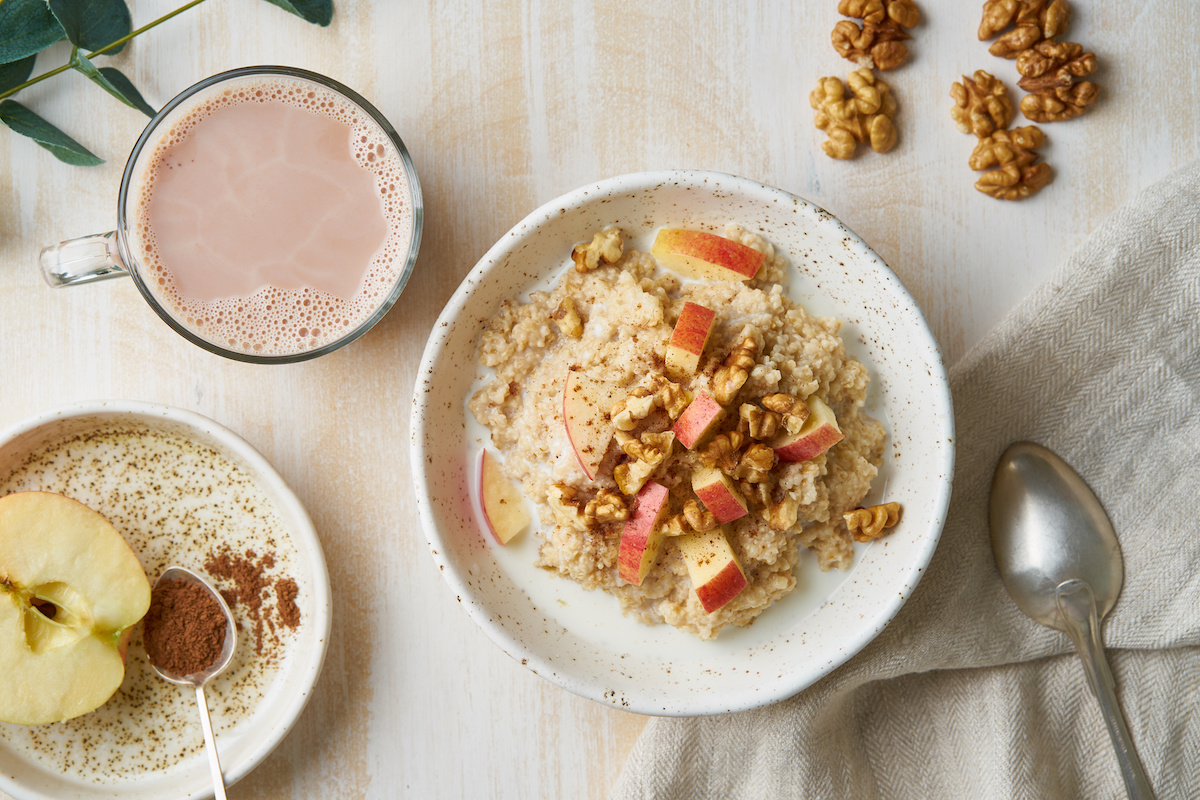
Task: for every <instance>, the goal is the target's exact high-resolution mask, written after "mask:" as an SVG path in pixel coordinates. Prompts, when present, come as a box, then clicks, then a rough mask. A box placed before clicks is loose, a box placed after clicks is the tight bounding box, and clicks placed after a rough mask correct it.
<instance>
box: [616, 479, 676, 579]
mask: <svg viewBox="0 0 1200 800" xmlns="http://www.w3.org/2000/svg"><path fill="white" fill-rule="evenodd" d="M668 494H669V493H668V490H667V487H665V486H663V485H662V484H661V483H656V482H654V481H647V483H646V485H645V486H643V487H642V488H641V490H640V491H639V492H638V493H637V498H636V499H635V500H634V505H633V513H632V514H631V515H630V516H629V519H628V520H627V521H626V522H625V527H624V529H623V530H622V531H621V546H620V549H619V550H618V553H617V574H618V575H620V576H621V580H623V581H625V582H626V583H631V584H633V585H634V586H641V585H642V581H643V580H645V579H646V573H648V572H649V571H650V567H652V566H653V565H654V562H655V561H656V560H657V559H658V550H659V548H660V547H661V546H662V540H663V536H662V531H660V530H659V527H658V522H659V519H660V518H661V517H662V515H663V512H665V511H666V509H667V496H668Z"/></svg>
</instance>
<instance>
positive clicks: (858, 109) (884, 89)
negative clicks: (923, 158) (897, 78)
mask: <svg viewBox="0 0 1200 800" xmlns="http://www.w3.org/2000/svg"><path fill="white" fill-rule="evenodd" d="M847 83H848V86H844V85H842V82H841V81H840V80H838V79H837V78H821V79H820V80H819V81H817V86H816V88H815V89H813V90H812V93H811V94H810V95H809V96H808V102H809V104H810V105H811V106H812V107H813V108H814V109H816V112H817V113H816V115H815V119H814V121H815V124H816V126H817V127H818V128H819V129H820V130H823V131H825V133H826V134H827V135H828V136H829V139H828V140H827V141H825V142H824V143H823V144H822V145H821V148H822V149H823V150H824V151H825V154H826V155H827V156H829V157H830V158H842V159H845V158H853V157H854V154H855V151H856V150H857V147H858V144H859V143H860V142H864V143H869V144H870V145H871V149H872V150H874V151H875V152H876V153H886V152H887V151H889V150H891V149H892V148H893V147H895V146H896V138H897V137H896V127H895V126H894V125H893V124H892V117H894V116H895V115H896V100H895V98H893V97H892V92H891V89H889V88H888V85H887V84H886V83H884V82H883V81H882V80H880V79H878V78H876V77H875V73H873V72H872V71H871V70H869V69H856V70H854V71H853V72H851V73H850V75H849V77H848V78H847ZM847 91H849V94H850V96H849V97H847V96H846V93H847Z"/></svg>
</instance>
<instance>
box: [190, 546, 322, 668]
mask: <svg viewBox="0 0 1200 800" xmlns="http://www.w3.org/2000/svg"><path fill="white" fill-rule="evenodd" d="M204 568H205V569H206V570H208V572H209V574H210V575H212V576H213V577H214V578H216V579H217V580H218V581H219V582H220V592H221V596H222V597H224V598H225V602H226V603H228V604H229V607H230V608H241V609H242V610H244V611H245V613H246V615H247V616H248V617H249V618H250V622H251V623H252V624H253V626H254V632H253V639H254V651H255V652H256V653H257V654H258V655H260V656H262V655H268V654H267V652H266V651H267V650H268V649H270V647H271V645H272V644H273V643H274V642H275V641H277V632H276V627H275V623H276V622H279V623H281V624H283V625H285V626H287V627H288V628H295V627H297V626H298V625H299V624H300V607H299V606H298V605H297V603H296V597H297V596H298V595H299V593H300V589H299V586H298V585H297V584H296V581H295V579H294V578H291V577H281V578H275V577H273V576H270V575H269V574H268V573H269V572H271V571H272V570H274V569H275V555H274V553H270V552H267V553H263V554H262V555H259V554H258V553H257V552H255V551H254V550H246V551H245V552H243V553H237V552H234V551H231V550H229V549H228V548H224V547H223V548H221V549H219V550H217V551H215V552H211V553H209V557H208V560H207V561H206V562H205V563H204ZM272 589H274V594H275V603H274V605H273V606H272V605H271V604H269V603H268V602H267V600H268V599H269V598H270V595H271V590H272Z"/></svg>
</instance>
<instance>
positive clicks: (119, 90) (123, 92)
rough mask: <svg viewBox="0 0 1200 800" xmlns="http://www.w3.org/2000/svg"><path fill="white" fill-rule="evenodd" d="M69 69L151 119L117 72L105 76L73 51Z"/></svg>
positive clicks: (151, 112) (135, 92)
mask: <svg viewBox="0 0 1200 800" xmlns="http://www.w3.org/2000/svg"><path fill="white" fill-rule="evenodd" d="M0 2H3V0H0ZM71 69H74V70H78V71H79V72H82V73H83V74H84V75H87V76H88V78H89V79H90V80H91V81H92V82H93V83H95V84H96V85H97V86H99V87H100V88H101V89H103V90H104V91H106V92H108V93H109V94H111V95H112V96H113V97H115V98H117V99H118V100H120V101H121V102H122V103H124V104H125V105H127V106H129V107H130V108H136V109H137V110H138V111H141V112H142V113H143V114H146V115H148V116H151V117H153V116H154V109H153V108H151V107H150V106H149V105H148V104H147V103H146V101H145V100H143V99H142V96H141V94H139V93H138V90H137V89H134V88H133V84H132V83H130V81H129V79H128V78H126V77H125V76H124V75H122V74H121V73H120V72H117V70H115V69H112V68H111V67H107V68H106V69H108V73H107V74H106V73H104V72H102V71H100V70H98V69H96V65H95V64H93V63H92V62H91V61H90V60H88V58H87V57H86V56H84V55H82V54H81V53H80V52H79V51H78V50H75V51H74V52H73V53H71ZM114 72H115V73H116V74H117V77H118V81H117V83H114V82H113V81H112V80H110V79H109V75H111V74H112V73H114ZM118 84H119V85H118ZM129 91H132V92H133V95H132V96H130V94H129V93H128V92H129Z"/></svg>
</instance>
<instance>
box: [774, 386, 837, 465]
mask: <svg viewBox="0 0 1200 800" xmlns="http://www.w3.org/2000/svg"><path fill="white" fill-rule="evenodd" d="M807 405H808V410H809V412H810V413H809V415H808V419H806V420H805V421H804V425H802V426H801V427H800V430H799V431H797V432H796V433H794V434H791V433H785V434H783V435H782V436H779V437H777V438H776V439H775V440H774V441H773V442H772V443H771V446H772V447H773V448H775V455H776V456H778V457H779V460H780V461H808V460H809V459H810V458H816V457H817V456H819V455H821V453H824V452H825V451H826V450H828V449H829V448H831V447H833V446H834V445H835V444H837V443H838V442H840V441H841V440H842V429H841V428H839V427H838V424H837V417H835V416H834V415H833V409H831V408H830V407H829V406H827V405H826V404H825V401H824V400H822V399H821V398H819V397H816V396H813V397H810V398H808V401H807Z"/></svg>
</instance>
